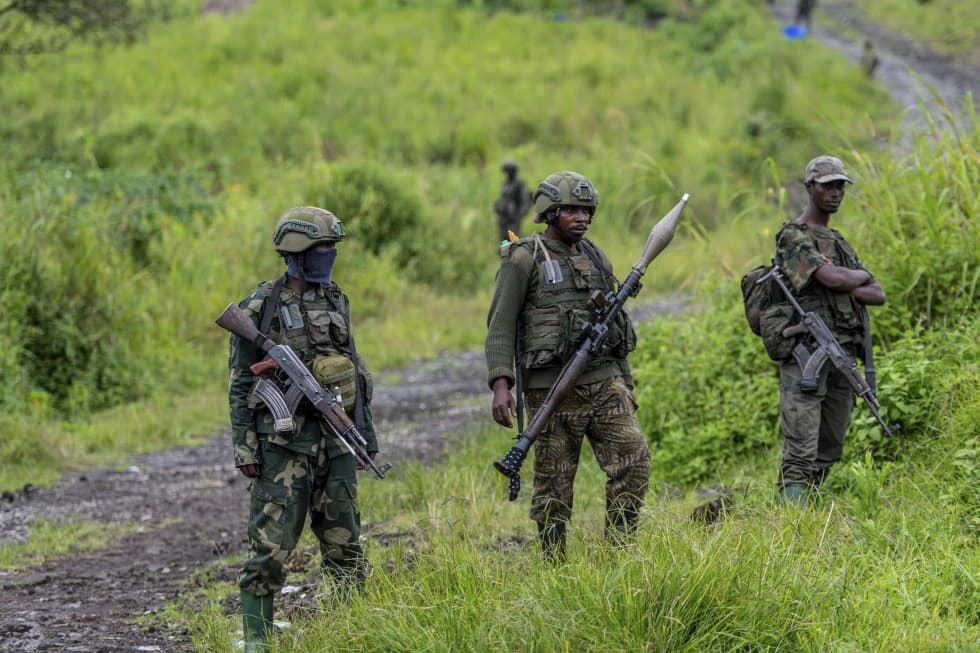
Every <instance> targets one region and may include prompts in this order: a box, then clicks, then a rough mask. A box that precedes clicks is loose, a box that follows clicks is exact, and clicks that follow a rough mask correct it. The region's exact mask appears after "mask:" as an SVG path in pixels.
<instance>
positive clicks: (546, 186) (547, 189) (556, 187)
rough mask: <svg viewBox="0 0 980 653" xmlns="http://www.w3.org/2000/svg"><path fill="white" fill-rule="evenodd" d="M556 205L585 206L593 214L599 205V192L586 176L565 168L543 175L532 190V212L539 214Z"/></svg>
mask: <svg viewBox="0 0 980 653" xmlns="http://www.w3.org/2000/svg"><path fill="white" fill-rule="evenodd" d="M556 206H587V207H589V208H591V209H592V213H593V215H594V214H595V210H596V208H597V207H598V206H599V193H597V192H596V190H595V186H593V185H592V182H591V181H589V179H588V177H585V176H583V175H580V174H579V173H577V172H571V171H569V170H565V171H564V172H556V173H554V174H550V175H548V176H547V177H545V179H544V181H542V182H541V183H540V184H538V189H537V190H536V191H534V213H535V214H537V215H541V214H543V213H547V212H548V211H550V210H551V209H553V208H555V207H556Z"/></svg>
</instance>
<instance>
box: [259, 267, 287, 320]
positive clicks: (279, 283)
mask: <svg viewBox="0 0 980 653" xmlns="http://www.w3.org/2000/svg"><path fill="white" fill-rule="evenodd" d="M285 283H286V275H285V274H284V275H282V276H281V277H279V278H278V279H276V282H275V283H274V284H272V292H271V293H270V294H269V299H267V300H266V302H265V306H264V307H262V317H261V318H259V333H269V325H270V324H272V316H273V315H274V314H275V312H276V310H277V309H278V308H279V293H281V292H282V287H283V285H285Z"/></svg>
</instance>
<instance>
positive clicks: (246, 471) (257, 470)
mask: <svg viewBox="0 0 980 653" xmlns="http://www.w3.org/2000/svg"><path fill="white" fill-rule="evenodd" d="M238 469H239V471H241V473H242V476H244V477H245V478H258V477H259V474H261V473H262V465H256V464H254V463H253V464H251V465H242V466H241V467H239V468H238Z"/></svg>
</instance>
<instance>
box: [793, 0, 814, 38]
mask: <svg viewBox="0 0 980 653" xmlns="http://www.w3.org/2000/svg"><path fill="white" fill-rule="evenodd" d="M816 6H817V0H799V2H798V3H797V5H796V20H794V21H793V22H794V23H795V24H796V25H803V26H804V27H806V32H807V34H809V33H810V30H811V29H812V27H813V17H812V16H811V14H812V13H813V8H814V7H816Z"/></svg>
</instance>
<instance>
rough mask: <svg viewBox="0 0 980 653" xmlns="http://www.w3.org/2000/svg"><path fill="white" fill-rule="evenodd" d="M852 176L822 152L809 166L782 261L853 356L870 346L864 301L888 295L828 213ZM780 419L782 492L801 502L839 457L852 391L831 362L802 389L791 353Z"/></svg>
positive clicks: (783, 375) (810, 306)
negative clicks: (804, 200) (804, 197)
mask: <svg viewBox="0 0 980 653" xmlns="http://www.w3.org/2000/svg"><path fill="white" fill-rule="evenodd" d="M850 183H852V182H851V178H850V177H849V176H848V174H847V172H846V171H845V170H844V164H843V163H842V162H841V160H840V159H838V158H836V157H832V156H818V157H817V158H815V159H813V160H812V161H810V162H809V163H808V164H807V166H806V171H805V173H804V184H805V186H806V190H807V194H808V195H809V202H808V204H807V207H806V209H805V210H804V211H803V213H802V214H801V215H800V216H799V217H798V218H796V219H795V220H791V221H789V222H787V223H786V224H784V225H783V227H782V229H780V231H779V233H778V234H777V235H776V257H775V260H776V263H777V264H778V265H779V266H780V267H781V268H782V270H783V273H784V276H785V277H786V279H787V280H788V281H789V282H790V289H791V290H793V291H794V293H795V294H796V297H797V299H798V300H799V302H800V304H801V305H802V307H803V309H804V310H806V311H815V312H817V313H818V314H819V315H820V316H821V317H822V318H823V320H824V321H825V322H826V323H827V326H828V327H829V328H830V330H831V331H832V332H833V333H834V336H835V337H836V338H837V340H838V341H839V342H840V343H841V345H842V346H843V347H844V349H845V350H847V351H848V353H850V354H851V355H852V356H854V358H855V359H858V358H860V357H861V356H862V355H863V354H864V348H865V346H867V345H866V342H870V341H869V340H867V341H866V336H867V335H868V334H867V329H868V321H867V313H866V309H865V306H880V305H881V304H884V303H885V291H884V290H883V289H882V287H881V284H880V283H879V282H878V280H877V279H876V278H875V277H874V276H873V275H872V274H871V272H869V271H868V269H867V268H866V267H865V265H864V263H862V262H861V259H859V258H858V255H857V254H856V253H855V252H854V248H852V247H851V245H850V244H849V243H848V242H847V240H845V239H844V236H842V235H841V233H840V232H839V231H837V230H836V229H833V228H831V227H830V218H831V216H833V215H834V214H835V213H836V212H837V210H838V209H839V208H840V205H841V202H842V201H843V200H844V189H845V185H846V184H850ZM779 378H780V402H779V407H780V426H781V428H782V432H783V455H782V468H781V471H780V475H779V481H778V483H779V487H780V493H781V495H782V497H783V499H784V500H785V501H791V502H801V501H803V500H804V499H805V498H806V496H807V495H808V494H809V493H810V492H811V491H812V490H814V489H815V488H819V486H820V484H821V483H822V482H823V480H824V479H825V478H826V476H827V473H828V472H829V470H830V468H831V466H833V465H834V463H836V462H837V461H839V460H840V459H841V455H842V454H843V450H844V438H845V436H846V434H847V429H848V427H849V425H850V420H851V408H852V407H853V405H854V392H853V391H852V390H851V387H850V385H849V384H848V383H847V381H846V380H845V378H844V377H843V375H842V374H841V373H840V372H838V371H837V370H836V369H835V368H834V366H833V365H825V366H824V368H823V370H822V371H821V373H820V377H819V383H818V387H817V388H816V391H811V389H810V388H806V389H805V390H804V389H801V388H800V379H801V378H802V374H801V370H800V367H799V365H798V364H797V363H796V360H795V359H793V357H792V356H789V357H788V358H786V359H784V360H783V361H781V362H780V364H779Z"/></svg>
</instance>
